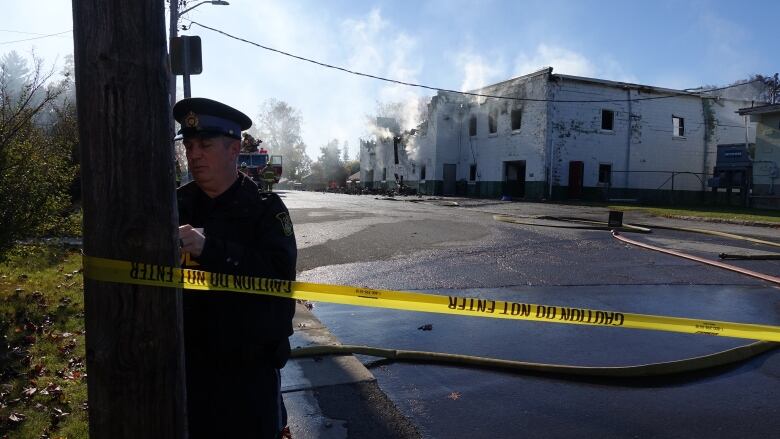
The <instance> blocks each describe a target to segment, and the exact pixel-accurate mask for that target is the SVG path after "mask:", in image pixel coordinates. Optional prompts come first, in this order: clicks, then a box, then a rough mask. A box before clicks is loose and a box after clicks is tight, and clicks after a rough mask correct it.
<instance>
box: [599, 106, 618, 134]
mask: <svg viewBox="0 0 780 439" xmlns="http://www.w3.org/2000/svg"><path fill="white" fill-rule="evenodd" d="M614 127H615V112H614V111H612V110H601V129H602V130H606V131H612V130H613V129H614Z"/></svg>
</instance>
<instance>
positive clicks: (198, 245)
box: [179, 224, 206, 257]
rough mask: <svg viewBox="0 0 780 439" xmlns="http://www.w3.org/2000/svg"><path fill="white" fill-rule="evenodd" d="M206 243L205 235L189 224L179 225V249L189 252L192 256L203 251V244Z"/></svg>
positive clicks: (198, 254) (196, 255)
mask: <svg viewBox="0 0 780 439" xmlns="http://www.w3.org/2000/svg"><path fill="white" fill-rule="evenodd" d="M205 244H206V237H205V236H204V235H203V233H201V232H199V231H198V230H196V229H195V228H193V227H192V226H191V225H189V224H185V225H183V226H179V245H180V246H181V250H182V251H185V252H190V254H191V255H192V256H195V257H198V256H200V254H201V253H202V252H203V246H204V245H205Z"/></svg>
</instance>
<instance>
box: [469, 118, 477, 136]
mask: <svg viewBox="0 0 780 439" xmlns="http://www.w3.org/2000/svg"><path fill="white" fill-rule="evenodd" d="M476 135H477V116H476V115H475V114H472V115H471V117H469V136H476Z"/></svg>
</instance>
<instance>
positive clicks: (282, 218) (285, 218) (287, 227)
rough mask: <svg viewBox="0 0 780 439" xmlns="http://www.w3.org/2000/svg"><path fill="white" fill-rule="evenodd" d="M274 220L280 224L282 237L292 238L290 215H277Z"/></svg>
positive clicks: (282, 213) (283, 213) (284, 213)
mask: <svg viewBox="0 0 780 439" xmlns="http://www.w3.org/2000/svg"><path fill="white" fill-rule="evenodd" d="M276 219H278V220H279V222H280V223H282V231H284V236H292V235H293V224H292V220H291V219H290V214H289V213H287V212H281V213H277V214H276Z"/></svg>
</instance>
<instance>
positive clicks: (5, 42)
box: [0, 29, 73, 44]
mask: <svg viewBox="0 0 780 439" xmlns="http://www.w3.org/2000/svg"><path fill="white" fill-rule="evenodd" d="M72 31H73V29H69V30H66V31H62V32H57V33H56V34H48V35H41V36H40V37H33V38H25V39H23V40H14V41H0V44H12V43H21V42H24V41H32V40H40V39H41V38H49V37H56V36H58V35H62V34H66V33H68V32H72Z"/></svg>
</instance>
